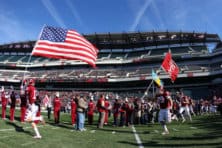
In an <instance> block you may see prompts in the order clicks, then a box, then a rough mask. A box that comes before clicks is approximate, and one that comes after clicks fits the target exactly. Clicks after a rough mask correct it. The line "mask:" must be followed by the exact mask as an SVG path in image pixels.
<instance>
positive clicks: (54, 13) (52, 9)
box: [42, 0, 67, 28]
mask: <svg viewBox="0 0 222 148" xmlns="http://www.w3.org/2000/svg"><path fill="white" fill-rule="evenodd" d="M42 3H43V5H44V7H45V8H46V9H47V10H48V12H49V13H50V15H51V16H52V17H53V18H54V19H55V21H56V23H58V24H59V26H60V27H63V28H67V27H66V25H65V23H64V21H63V20H62V19H61V17H60V16H59V14H58V12H57V10H56V8H55V7H54V5H53V4H52V2H51V1H50V0H42Z"/></svg>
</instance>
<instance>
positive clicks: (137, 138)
mask: <svg viewBox="0 0 222 148" xmlns="http://www.w3.org/2000/svg"><path fill="white" fill-rule="evenodd" d="M132 129H133V133H134V136H135V139H136V142H137V144H138V146H139V148H144V146H143V143H142V141H141V140H140V137H139V135H138V134H137V133H136V129H135V127H134V125H133V126H132Z"/></svg>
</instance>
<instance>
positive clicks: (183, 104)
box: [181, 96, 189, 107]
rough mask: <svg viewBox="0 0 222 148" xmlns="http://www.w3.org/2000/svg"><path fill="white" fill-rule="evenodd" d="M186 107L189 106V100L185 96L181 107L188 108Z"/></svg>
mask: <svg viewBox="0 0 222 148" xmlns="http://www.w3.org/2000/svg"><path fill="white" fill-rule="evenodd" d="M188 105H189V100H188V99H187V97H186V96H184V97H182V100H181V106H182V107H185V106H188Z"/></svg>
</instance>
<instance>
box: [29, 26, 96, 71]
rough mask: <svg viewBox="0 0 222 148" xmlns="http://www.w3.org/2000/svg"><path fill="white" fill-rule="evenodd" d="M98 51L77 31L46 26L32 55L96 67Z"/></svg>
mask: <svg viewBox="0 0 222 148" xmlns="http://www.w3.org/2000/svg"><path fill="white" fill-rule="evenodd" d="M97 53H98V49H97V48H96V47H94V46H93V45H92V44H91V43H90V42H89V41H88V40H86V39H85V38H84V37H83V36H82V35H80V34H79V33H78V32H76V31H75V30H68V29H63V28H56V27H51V26H45V27H44V28H43V30H42V33H41V35H40V38H39V40H38V41H37V43H36V45H35V47H34V49H33V51H32V55H36V56H43V57H48V58H57V59H67V60H80V61H83V62H86V63H88V64H89V65H91V66H93V67H95V66H96V59H97Z"/></svg>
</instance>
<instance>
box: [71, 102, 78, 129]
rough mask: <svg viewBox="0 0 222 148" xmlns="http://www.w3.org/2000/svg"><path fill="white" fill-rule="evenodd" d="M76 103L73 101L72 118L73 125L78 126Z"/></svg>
mask: <svg viewBox="0 0 222 148" xmlns="http://www.w3.org/2000/svg"><path fill="white" fill-rule="evenodd" d="M76 107H77V105H76V102H75V101H73V100H72V101H71V118H72V125H75V124H76Z"/></svg>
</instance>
